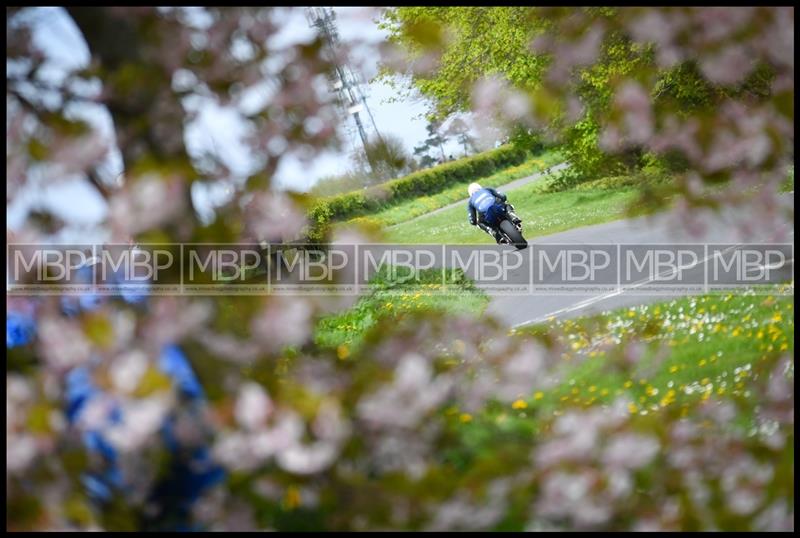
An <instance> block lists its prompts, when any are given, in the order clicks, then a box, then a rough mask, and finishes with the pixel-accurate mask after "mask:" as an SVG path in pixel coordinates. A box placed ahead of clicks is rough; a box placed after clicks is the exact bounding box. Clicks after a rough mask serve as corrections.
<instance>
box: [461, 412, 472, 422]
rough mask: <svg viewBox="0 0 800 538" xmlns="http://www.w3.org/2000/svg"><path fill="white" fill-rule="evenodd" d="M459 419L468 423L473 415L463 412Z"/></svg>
mask: <svg viewBox="0 0 800 538" xmlns="http://www.w3.org/2000/svg"><path fill="white" fill-rule="evenodd" d="M458 419H459V420H460V421H461V422H463V423H465V424H466V423H467V422H470V421H471V420H472V415H470V414H469V413H461V416H459V417H458Z"/></svg>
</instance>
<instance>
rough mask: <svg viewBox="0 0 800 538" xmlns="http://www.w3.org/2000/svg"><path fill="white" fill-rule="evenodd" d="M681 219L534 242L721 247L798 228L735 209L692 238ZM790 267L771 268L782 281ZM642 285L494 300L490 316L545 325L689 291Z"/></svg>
mask: <svg viewBox="0 0 800 538" xmlns="http://www.w3.org/2000/svg"><path fill="white" fill-rule="evenodd" d="M779 201H780V205H781V207H782V208H784V209H788V208H793V207H794V197H793V194H787V195H782V196H781V197H780V198H779ZM681 218H682V217H681V215H680V214H679V213H678V212H676V211H671V212H665V213H661V214H657V215H653V216H648V217H641V218H636V219H629V220H619V221H614V222H609V223H605V224H599V225H595V226H587V227H582V228H575V229H572V230H569V231H566V232H562V233H558V234H553V235H550V236H545V237H539V238H536V240H535V241H533V242H531V243H530V244H531V245H532V246H533V248H534V249H535V248H536V247H537V246H544V245H548V244H563V243H567V244H575V245H581V244H593V243H594V244H598V243H600V244H609V243H610V244H628V245H630V244H645V243H649V244H653V243H671V242H674V243H679V244H688V243H717V244H726V243H727V244H734V245H735V244H742V243H748V244H764V243H791V244H794V227H793V223H792V222H791V221H789V220H788V219H783V220H782V221H781V222H774V221H773V222H762V221H760V220H759V219H756V218H747V217H745V216H743V215H741V214H738V213H736V212H735V211H727V212H723V213H722V214H719V215H716V216H715V217H714V218H711V219H709V220H708V222H707V223H706V231H705V233H703V234H702V235H692V234H690V233H689V232H688V231H687V229H686V227H685V226H683V223H682V222H681ZM742 219H746V220H747V221H748V225H749V226H750V232H749V233H748V234H747V235H743V234H742V232H741V230H740V228H739V227H738V226H737V224H736V223H740V222H741V221H742ZM787 258H788V259H787V261H786V263H784V264H783V265H781V266H778V267H770V269H771V270H773V271H774V272H775V273H773V274H777V275H778V277H779V278H780V279H781V280H784V281H785V280H789V279H790V278H791V276H792V271H793V249H792V256H791V257H787ZM707 263H711V262H710V261H709V259H702V258H701V259H700V260H699V261H698V263H697V264H696V266H695V267H691V268H687V270H699V271H703V270H704V267H702V266H703V265H704V264H707ZM643 280H644V281H643V282H642V284H643V286H642V287H639V288H634V289H630V290H627V291H625V290H624V289H623V290H622V291H620V290H613V291H607V292H601V293H589V294H575V293H569V294H564V293H554V294H551V295H545V294H542V293H541V292H539V293H535V294H532V295H521V296H495V297H492V299H491V302H490V304H489V307H488V309H487V313H488V314H491V315H493V316H495V317H496V318H498V319H500V320H503V321H504V322H506V323H507V324H508V325H509V326H511V327H520V326H524V325H527V324H532V323H538V322H542V321H544V320H546V319H548V318H550V317H554V318H556V319H559V318H568V317H575V316H582V315H588V314H592V313H597V312H602V311H606V310H611V309H615V308H619V307H629V306H633V305H640V304H646V303H651V302H656V301H664V300H670V299H672V298H676V297H681V296H685V295H687V293H686V292H685V291H681V292H677V293H670V292H663V291H659V293H656V294H653V293H646V292H644V291H642V290H643V289H644V288H646V286H647V285H648V284H652V281H649V282H648V281H647V280H648V279H643Z"/></svg>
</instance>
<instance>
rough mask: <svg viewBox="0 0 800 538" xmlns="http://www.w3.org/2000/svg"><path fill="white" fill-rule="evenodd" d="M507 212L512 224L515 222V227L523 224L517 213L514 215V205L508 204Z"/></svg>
mask: <svg viewBox="0 0 800 538" xmlns="http://www.w3.org/2000/svg"><path fill="white" fill-rule="evenodd" d="M506 212H507V214H508V216H509V218H510V219H511V222H513V223H514V226H517V225H519V223H521V222H522V219H520V218H519V217H518V216H517V214H516V213H514V206H513V205H511V204H508V205H507V206H506Z"/></svg>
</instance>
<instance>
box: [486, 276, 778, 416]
mask: <svg viewBox="0 0 800 538" xmlns="http://www.w3.org/2000/svg"><path fill="white" fill-rule="evenodd" d="M790 290H791V291H793V284H790V285H787V286H781V287H774V288H771V289H770V291H771V293H763V292H761V293H754V292H753V290H749V291H748V292H745V293H743V294H739V295H733V294H727V295H722V294H719V295H705V296H697V297H686V298H682V299H677V300H672V301H668V302H662V303H654V304H650V305H642V306H637V307H632V308H623V309H618V310H614V311H611V312H608V313H605V314H600V315H596V316H590V317H584V318H577V319H568V320H564V321H552V322H550V323H546V324H542V325H538V326H532V327H527V328H522V329H519V330H517V331H516V333H515V334H517V335H518V336H519V337H522V338H526V337H530V336H535V335H542V334H545V333H546V332H550V333H551V335H552V334H555V335H556V336H555V339H556V341H557V342H558V343H559V344H560V347H561V349H563V352H562V354H561V355H560V358H559V359H558V360H560V361H561V362H562V363H563V368H564V370H563V372H564V374H563V376H562V378H561V382H560V383H559V384H557V385H555V386H553V387H551V388H550V389H548V390H544V391H537V392H532V393H531V394H526V395H522V397H521V398H520V399H518V400H517V401H515V402H514V404H512V406H511V408H510V409H496V410H495V412H493V413H489V414H488V415H487V417H486V418H487V419H490V420H492V421H498V420H499V421H501V422H503V421H505V420H506V419H507V420H511V421H514V420H518V421H522V422H524V423H528V426H530V425H531V424H534V425H535V423H536V422H537V420H536V419H537V418H543V417H549V416H552V415H553V414H555V415H558V414H562V413H564V412H565V411H566V410H567V409H569V408H588V407H592V406H602V405H605V404H608V403H610V402H611V401H612V400H614V399H617V398H619V397H621V396H627V397H628V398H629V399H630V402H631V403H630V404H629V406H628V412H629V413H631V414H637V415H647V414H654V413H659V412H660V411H663V410H665V409H668V408H671V409H674V408H678V409H680V412H681V413H684V414H685V413H688V412H689V408H690V406H691V405H693V404H695V403H697V402H699V401H703V400H705V399H707V398H709V397H710V396H712V395H713V394H717V395H725V394H727V395H731V396H734V397H739V398H747V397H748V396H749V391H748V380H749V379H751V378H752V376H753V375H755V373H756V371H757V370H758V364H759V363H760V362H762V361H765V360H768V359H770V358H773V357H774V356H776V355H779V354H793V353H794V338H793V335H794V296H793V295H788V294H787V292H789V291H790ZM632 342H635V343H636V344H635V346H634V349H636V350H638V351H637V352H636V353H635V356H631V355H628V356H622V355H621V354H620V353H619V349H620V348H621V347H622V346H621V345H620V344H627V343H632ZM632 362H633V363H635V364H636V367H635V368H634V370H633V375H630V374H628V375H623V374H621V373H620V372H622V371H625V370H627V368H622V367H621V366H622V365H623V364H630V363H632ZM739 418H740V419H741V420H742V421H745V422H746V420H747V418H748V417H739ZM743 424H744V423H743Z"/></svg>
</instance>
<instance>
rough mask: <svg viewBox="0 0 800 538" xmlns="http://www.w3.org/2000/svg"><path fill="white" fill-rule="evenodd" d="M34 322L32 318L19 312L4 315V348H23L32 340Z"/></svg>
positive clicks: (34, 330)
mask: <svg viewBox="0 0 800 538" xmlns="http://www.w3.org/2000/svg"><path fill="white" fill-rule="evenodd" d="M35 334H36V322H35V321H34V319H33V318H31V317H29V316H26V315H24V314H21V313H19V312H8V314H7V315H6V348H12V347H16V346H24V345H25V344H28V343H30V341H31V340H33V336H34V335H35Z"/></svg>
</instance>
